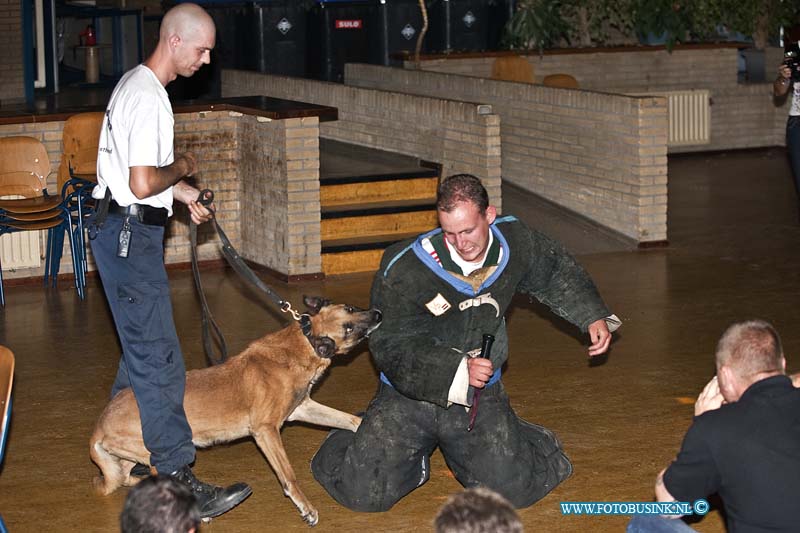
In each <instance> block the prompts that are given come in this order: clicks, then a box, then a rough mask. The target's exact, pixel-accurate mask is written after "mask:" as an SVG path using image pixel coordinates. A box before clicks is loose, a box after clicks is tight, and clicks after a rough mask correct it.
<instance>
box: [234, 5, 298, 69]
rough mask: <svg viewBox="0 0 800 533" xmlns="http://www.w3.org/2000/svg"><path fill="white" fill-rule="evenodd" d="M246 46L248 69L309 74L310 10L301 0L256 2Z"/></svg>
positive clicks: (249, 15) (250, 8) (246, 67)
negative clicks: (307, 39) (307, 55)
mask: <svg viewBox="0 0 800 533" xmlns="http://www.w3.org/2000/svg"><path fill="white" fill-rule="evenodd" d="M248 19H249V24H248V26H246V27H247V28H248V31H247V32H245V33H246V42H247V44H246V46H245V48H244V55H245V65H244V68H245V69H247V70H255V71H256V72H264V73H269V74H281V75H285V76H299V77H302V76H305V75H306V25H307V10H306V9H305V7H304V5H303V2H299V1H298V0H272V1H264V0H261V1H259V2H253V3H252V4H250V5H249V7H248Z"/></svg>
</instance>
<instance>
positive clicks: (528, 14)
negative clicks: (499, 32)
mask: <svg viewBox="0 0 800 533" xmlns="http://www.w3.org/2000/svg"><path fill="white" fill-rule="evenodd" d="M561 7H562V5H561V0H520V2H519V3H518V4H517V11H516V12H515V13H514V16H513V17H511V20H509V21H508V24H506V27H505V32H504V35H503V44H504V45H505V46H506V47H508V48H513V49H524V50H532V49H538V50H539V53H540V54H541V53H543V52H544V49H545V48H549V47H551V46H553V45H555V44H557V43H558V42H559V41H560V40H561V39H565V40H568V26H567V23H566V21H565V20H564V18H563V17H562V16H561Z"/></svg>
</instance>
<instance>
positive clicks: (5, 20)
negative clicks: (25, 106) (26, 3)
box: [0, 0, 25, 104]
mask: <svg viewBox="0 0 800 533" xmlns="http://www.w3.org/2000/svg"><path fill="white" fill-rule="evenodd" d="M21 28H22V7H21V2H20V0H0V49H2V50H3V51H4V53H3V54H0V102H2V103H3V104H6V103H8V102H14V103H16V102H24V101H25V85H24V83H25V82H24V80H25V72H24V70H23V62H22V57H23V56H22V39H21Z"/></svg>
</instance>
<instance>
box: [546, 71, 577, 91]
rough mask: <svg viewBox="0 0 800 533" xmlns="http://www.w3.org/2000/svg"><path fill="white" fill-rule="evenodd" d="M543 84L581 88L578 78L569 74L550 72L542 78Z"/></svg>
mask: <svg viewBox="0 0 800 533" xmlns="http://www.w3.org/2000/svg"><path fill="white" fill-rule="evenodd" d="M542 85H545V86H547V87H561V88H563V89H579V88H580V87H579V86H578V80H576V79H575V78H574V77H573V76H570V75H569V74H549V75H547V76H545V77H544V79H543V80H542Z"/></svg>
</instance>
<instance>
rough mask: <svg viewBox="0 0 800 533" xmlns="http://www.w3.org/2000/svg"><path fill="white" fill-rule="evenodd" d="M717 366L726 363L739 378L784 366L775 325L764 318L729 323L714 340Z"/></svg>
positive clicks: (780, 369)
mask: <svg viewBox="0 0 800 533" xmlns="http://www.w3.org/2000/svg"><path fill="white" fill-rule="evenodd" d="M716 360H717V367H722V366H728V367H729V368H731V370H733V371H734V372H736V374H737V375H738V376H739V377H740V378H744V379H749V378H751V377H753V376H755V375H756V374H760V373H761V372H775V371H782V370H783V365H782V361H783V346H782V344H781V338H780V336H779V335H778V332H777V331H776V330H775V328H774V327H772V325H771V324H770V323H768V322H765V321H763V320H748V321H745V322H737V323H735V324H732V325H731V326H729V327H728V329H726V330H725V333H723V334H722V337H721V338H720V339H719V342H718V343H717V354H716Z"/></svg>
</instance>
